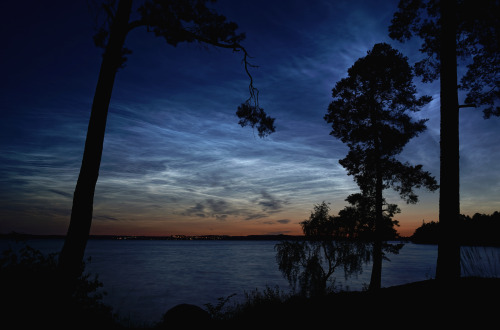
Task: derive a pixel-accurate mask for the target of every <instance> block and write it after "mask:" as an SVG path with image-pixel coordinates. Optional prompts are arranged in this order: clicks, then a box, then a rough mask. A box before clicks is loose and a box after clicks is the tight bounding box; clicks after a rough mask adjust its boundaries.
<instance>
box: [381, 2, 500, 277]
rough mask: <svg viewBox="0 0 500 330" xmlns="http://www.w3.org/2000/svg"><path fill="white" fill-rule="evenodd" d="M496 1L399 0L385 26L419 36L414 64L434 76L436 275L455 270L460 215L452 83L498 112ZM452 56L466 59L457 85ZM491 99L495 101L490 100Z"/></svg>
mask: <svg viewBox="0 0 500 330" xmlns="http://www.w3.org/2000/svg"><path fill="white" fill-rule="evenodd" d="M499 6H500V2H499V1H489V0H479V1H477V0H474V1H472V0H462V1H453V0H441V1H438V0H427V1H426V0H401V1H400V2H399V8H398V11H397V12H396V13H395V14H394V18H393V20H392V24H391V26H390V27H389V35H390V37H391V38H393V39H397V40H399V41H402V42H403V41H406V40H408V39H410V38H411V37H412V36H413V35H415V36H418V37H420V38H421V39H422V40H423V43H422V46H421V51H422V52H423V53H426V54H427V55H428V57H427V58H426V59H424V60H422V61H420V62H418V63H416V64H415V69H416V74H417V75H419V76H422V78H423V81H424V82H429V81H433V80H435V79H437V78H438V77H439V78H440V88H441V108H440V112H441V141H440V149H441V155H440V157H441V165H440V197H439V222H440V226H439V228H440V231H441V233H440V240H439V247H438V260H437V267H436V278H437V279H445V280H446V279H455V278H458V277H459V276H460V245H459V243H458V241H457V230H458V228H457V227H458V221H459V217H460V185H459V181H460V172H459V157H460V155H459V128H458V122H459V121H458V120H459V113H458V110H459V108H460V107H465V106H467V105H462V106H459V102H458V90H457V88H458V87H461V88H462V89H465V90H467V92H468V93H467V97H466V99H465V102H470V103H474V104H473V105H471V106H485V108H484V117H485V118H489V117H490V116H491V115H495V116H499V115H500V108H499V107H498V100H499V99H500V88H499V86H500V81H499V80H498V70H499V67H500V56H499V53H498V45H499V42H500V19H499V15H498V13H499ZM457 58H461V59H464V60H466V63H467V69H468V70H467V72H466V74H465V75H464V76H463V77H462V79H461V85H460V86H459V85H458V79H457ZM495 103H496V104H497V105H496V107H495V106H494V104H495Z"/></svg>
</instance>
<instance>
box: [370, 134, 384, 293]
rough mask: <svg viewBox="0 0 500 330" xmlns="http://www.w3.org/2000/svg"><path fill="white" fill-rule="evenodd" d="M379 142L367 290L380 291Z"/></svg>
mask: <svg viewBox="0 0 500 330" xmlns="http://www.w3.org/2000/svg"><path fill="white" fill-rule="evenodd" d="M380 158H381V156H380V141H379V138H378V137H377V138H376V139H375V161H376V162H377V163H376V164H375V172H376V173H375V176H376V179H375V240H374V242H373V266H372V275H371V278H370V285H369V290H377V289H380V287H381V285H382V231H383V230H382V226H383V214H382V202H383V197H382V190H383V187H382V184H383V182H382V167H381V161H380Z"/></svg>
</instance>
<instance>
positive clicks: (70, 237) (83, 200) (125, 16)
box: [59, 0, 132, 285]
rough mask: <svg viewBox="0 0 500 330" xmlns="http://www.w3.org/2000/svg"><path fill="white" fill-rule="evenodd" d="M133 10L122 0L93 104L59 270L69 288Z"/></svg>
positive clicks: (85, 232)
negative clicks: (112, 93)
mask: <svg viewBox="0 0 500 330" xmlns="http://www.w3.org/2000/svg"><path fill="white" fill-rule="evenodd" d="M131 7H132V0H120V2H119V4H118V9H117V11H116V16H115V17H114V19H113V23H112V26H111V28H110V34H109V41H108V44H107V46H106V48H105V51H104V54H103V58H102V63H101V69H100V72H99V78H98V81H97V86H96V90H95V94H94V100H93V103H92V111H91V115H90V120H89V126H88V131H87V139H86V141H85V149H84V152H83V159H82V164H81V168H80V174H79V176H78V181H77V184H76V188H75V192H74V195H73V207H72V210H71V220H70V224H69V228H68V232H67V235H66V239H65V242H64V246H63V248H62V250H61V253H60V256H59V269H60V271H61V274H62V276H63V278H64V279H65V280H68V281H69V282H67V283H68V284H70V285H71V284H72V283H74V280H75V279H76V278H78V276H79V275H80V274H81V271H82V263H83V257H84V253H85V247H86V245H87V240H88V237H89V233H90V226H91V223H92V211H93V202H94V191H95V186H96V183H97V178H98V176H99V166H100V164H101V155H102V149H103V143H104V132H105V129H106V119H107V115H108V107H109V102H110V99H111V92H112V90H113V84H114V81H115V76H116V72H117V71H118V68H119V67H120V64H121V61H122V49H123V44H124V42H125V37H126V35H127V32H128V20H129V17H130V12H131Z"/></svg>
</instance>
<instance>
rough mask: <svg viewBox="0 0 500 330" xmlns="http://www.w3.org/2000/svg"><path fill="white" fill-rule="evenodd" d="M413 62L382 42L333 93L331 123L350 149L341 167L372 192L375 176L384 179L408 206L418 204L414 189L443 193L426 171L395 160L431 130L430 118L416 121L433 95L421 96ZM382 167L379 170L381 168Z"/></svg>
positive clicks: (355, 65)
mask: <svg viewBox="0 0 500 330" xmlns="http://www.w3.org/2000/svg"><path fill="white" fill-rule="evenodd" d="M412 78H413V73H412V69H411V67H410V66H409V65H408V62H407V59H406V58H405V57H403V55H402V54H401V53H399V52H397V51H396V50H394V49H392V48H391V47H390V46H389V45H388V44H377V45H375V46H374V47H373V49H372V50H371V51H369V52H368V54H367V56H366V57H363V58H361V59H359V60H357V61H356V62H355V64H354V65H353V66H352V67H351V68H349V70H348V77H347V78H344V79H342V80H340V81H339V82H337V84H336V85H335V88H334V89H333V91H332V96H333V98H334V100H333V101H332V102H331V103H330V105H329V107H328V113H327V114H326V115H325V120H326V121H327V122H328V123H330V124H331V125H332V131H331V133H330V134H331V135H332V136H334V137H336V138H338V139H340V140H341V141H342V142H344V143H346V144H347V145H348V146H349V153H348V154H347V157H346V158H344V159H342V160H340V161H339V163H340V164H341V165H342V166H343V167H345V168H346V169H347V171H348V174H349V175H352V176H354V179H355V180H356V182H357V183H358V185H359V186H360V188H361V190H362V191H365V192H366V193H367V194H366V195H370V194H372V195H373V194H374V193H375V191H374V190H375V177H376V175H377V173H378V174H380V175H382V179H383V187H382V188H383V189H386V188H389V187H392V188H394V189H395V190H396V191H398V192H399V193H400V195H401V197H402V198H404V199H405V200H406V201H407V202H408V203H416V202H417V201H418V196H417V195H416V193H415V192H414V190H413V188H420V187H422V186H425V187H428V188H429V189H431V190H435V189H437V185H436V181H435V180H434V178H433V177H432V176H431V175H430V174H429V173H428V172H424V171H423V170H422V166H421V165H416V166H412V165H410V164H409V163H401V162H400V161H399V160H397V159H396V158H395V155H397V154H399V153H400V152H401V151H402V150H403V147H404V146H405V145H406V144H407V143H408V142H409V140H410V139H412V138H413V137H415V136H417V135H418V134H419V133H421V132H423V131H424V130H425V129H426V126H425V122H426V121H427V120H426V119H420V120H418V121H414V120H413V118H412V116H411V115H410V114H408V112H417V111H419V110H420V108H421V107H422V106H424V105H425V104H426V103H428V102H429V101H430V100H431V98H430V97H429V96H421V97H419V98H417V97H416V96H415V94H416V87H415V86H414V84H413V82H412ZM377 166H378V169H377Z"/></svg>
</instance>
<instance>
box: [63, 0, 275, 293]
mask: <svg viewBox="0 0 500 330" xmlns="http://www.w3.org/2000/svg"><path fill="white" fill-rule="evenodd" d="M210 2H214V1H210ZM206 3H207V1H206V0H168V1H167V0H145V1H143V2H142V4H141V5H140V6H139V7H138V10H137V14H138V17H139V18H138V19H136V20H131V16H132V15H131V13H132V0H119V1H109V2H106V3H104V4H103V9H104V10H105V12H106V14H107V20H106V22H105V24H104V25H103V26H102V27H101V29H100V30H99V32H98V33H97V34H96V35H95V37H94V41H95V43H96V45H97V46H101V47H103V48H104V53H103V57H102V63H101V68H100V72H99V78H98V81H97V86H96V89H95V94H94V99H93V103H92V110H91V116H90V120H89V126H88V130H87V138H86V141H85V149H84V153H83V159H82V164H81V168H80V174H79V176H78V181H77V184H76V188H75V192H74V196H73V207H72V211H71V220H70V224H69V228H68V232H67V236H66V240H65V242H64V246H63V248H62V250H61V253H60V256H59V269H60V270H61V274H62V275H63V278H64V279H66V280H68V283H67V284H68V286H67V287H68V288H71V286H72V283H71V282H73V281H74V279H76V278H77V277H78V275H79V274H80V272H81V265H82V260H83V256H84V252H85V247H86V244H87V240H88V236H89V232H90V227H91V223H92V212H93V199H94V191H95V185H96V182H97V179H98V176H99V167H100V162H101V155H102V148H103V142H104V133H105V128H106V119H107V113H108V107H109V102H110V99H111V93H112V90H113V84H114V80H115V76H116V73H117V71H118V69H119V68H121V67H123V65H124V63H125V61H126V57H125V55H127V54H130V53H131V52H130V51H129V50H128V49H126V48H125V47H124V44H125V39H126V36H127V34H128V33H129V32H130V31H131V30H132V29H135V28H138V27H145V28H147V30H148V31H152V32H154V33H155V35H156V36H159V37H163V38H164V39H165V41H166V42H167V43H168V44H170V45H173V46H176V45H177V44H178V43H181V42H195V41H197V42H201V43H204V44H208V45H212V46H215V47H221V48H227V49H231V50H233V51H235V52H241V53H243V63H244V66H245V71H246V73H247V74H248V76H249V78H250V85H249V91H250V97H249V99H248V100H246V101H245V102H244V103H243V104H242V105H241V106H240V107H239V108H238V111H237V115H238V116H239V117H240V125H242V126H246V125H250V126H251V127H255V126H257V128H258V131H259V136H261V137H262V136H265V135H267V134H270V133H272V132H274V119H273V118H270V117H268V116H267V115H266V114H265V112H264V111H263V109H261V108H260V107H259V105H258V90H257V89H256V88H255V87H254V86H253V81H252V77H251V75H250V73H249V67H250V66H251V65H250V64H249V62H248V53H247V51H246V49H245V48H244V47H242V46H241V44H240V42H241V41H242V40H243V39H244V35H243V34H237V33H236V29H237V25H236V24H235V23H232V22H227V21H226V18H225V17H224V16H222V15H219V14H217V13H216V12H214V11H213V10H211V9H209V8H208V7H207V6H206Z"/></svg>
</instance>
